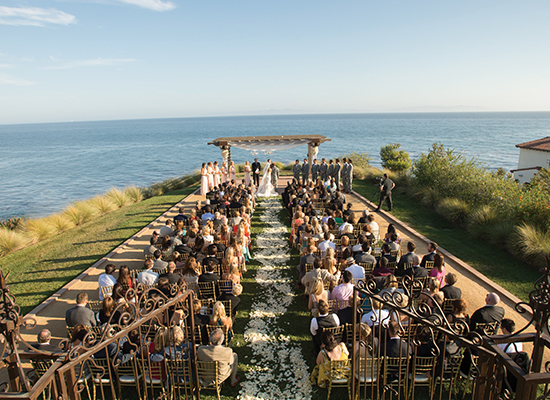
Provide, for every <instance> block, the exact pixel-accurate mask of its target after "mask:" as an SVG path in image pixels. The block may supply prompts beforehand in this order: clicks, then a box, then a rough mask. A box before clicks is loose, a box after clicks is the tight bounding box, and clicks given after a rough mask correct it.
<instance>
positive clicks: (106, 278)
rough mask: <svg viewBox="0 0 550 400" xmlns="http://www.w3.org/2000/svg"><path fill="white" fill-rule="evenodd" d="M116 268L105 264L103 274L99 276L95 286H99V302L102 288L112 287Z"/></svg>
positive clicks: (101, 297)
mask: <svg viewBox="0 0 550 400" xmlns="http://www.w3.org/2000/svg"><path fill="white" fill-rule="evenodd" d="M115 270H116V268H115V265H114V264H107V265H106V266H105V273H104V274H101V275H99V278H98V280H97V284H98V286H99V300H103V292H102V291H101V288H102V287H109V286H114V285H115V283H116V279H115V277H114V276H113V274H114V272H115Z"/></svg>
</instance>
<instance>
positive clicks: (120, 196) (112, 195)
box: [106, 187, 131, 208]
mask: <svg viewBox="0 0 550 400" xmlns="http://www.w3.org/2000/svg"><path fill="white" fill-rule="evenodd" d="M106 196H107V197H108V198H109V199H111V201H112V202H113V204H114V205H115V206H117V207H118V208H122V207H124V206H126V205H128V204H130V203H131V200H130V197H129V196H128V194H127V193H126V192H125V191H122V190H120V189H117V188H115V187H113V188H111V189H110V190H109V191H108V192H107V193H106Z"/></svg>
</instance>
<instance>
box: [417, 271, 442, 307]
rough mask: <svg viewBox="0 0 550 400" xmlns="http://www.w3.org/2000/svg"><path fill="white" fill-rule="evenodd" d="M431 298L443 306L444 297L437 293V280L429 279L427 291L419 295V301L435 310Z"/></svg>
mask: <svg viewBox="0 0 550 400" xmlns="http://www.w3.org/2000/svg"><path fill="white" fill-rule="evenodd" d="M429 296H431V297H432V298H433V299H434V300H435V301H436V302H437V303H438V304H439V305H440V306H442V305H443V301H444V300H445V295H444V294H443V292H440V291H439V280H438V279H437V278H430V280H429V281H428V289H424V292H423V293H422V294H421V295H420V301H423V302H426V303H428V306H430V307H431V308H432V309H433V308H436V305H435V303H434V302H433V300H432V298H430V297H429Z"/></svg>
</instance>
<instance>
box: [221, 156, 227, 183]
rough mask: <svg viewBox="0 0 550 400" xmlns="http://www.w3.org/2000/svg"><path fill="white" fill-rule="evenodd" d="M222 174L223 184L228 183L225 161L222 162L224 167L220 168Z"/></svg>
mask: <svg viewBox="0 0 550 400" xmlns="http://www.w3.org/2000/svg"><path fill="white" fill-rule="evenodd" d="M220 173H221V175H222V183H225V182H227V166H226V164H225V161H224V162H222V167H221V168H220Z"/></svg>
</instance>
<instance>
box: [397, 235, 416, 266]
mask: <svg viewBox="0 0 550 400" xmlns="http://www.w3.org/2000/svg"><path fill="white" fill-rule="evenodd" d="M407 250H408V253H407V254H405V255H403V256H401V258H400V259H399V263H398V264H397V269H398V270H399V271H405V264H412V263H413V258H414V256H416V254H415V253H414V251H415V250H416V244H415V243H414V242H407Z"/></svg>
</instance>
